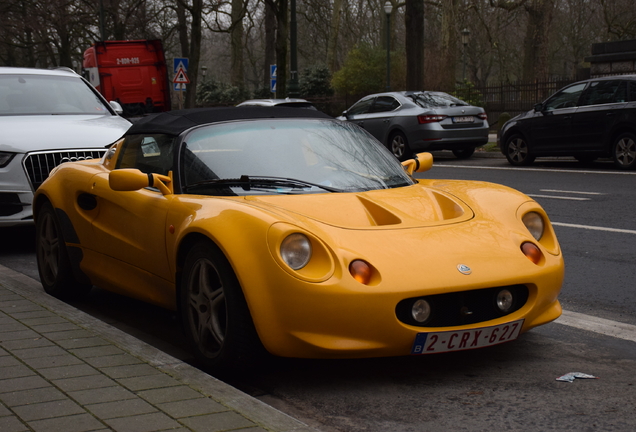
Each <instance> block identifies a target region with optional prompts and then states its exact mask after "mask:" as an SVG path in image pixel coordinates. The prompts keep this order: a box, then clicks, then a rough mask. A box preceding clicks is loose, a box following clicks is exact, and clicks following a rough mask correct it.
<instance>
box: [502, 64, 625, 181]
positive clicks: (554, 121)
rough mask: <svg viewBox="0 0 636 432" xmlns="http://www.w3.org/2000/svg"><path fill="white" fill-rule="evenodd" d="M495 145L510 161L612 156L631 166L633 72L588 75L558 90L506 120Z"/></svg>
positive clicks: (622, 165)
mask: <svg viewBox="0 0 636 432" xmlns="http://www.w3.org/2000/svg"><path fill="white" fill-rule="evenodd" d="M499 145H500V148H501V152H502V153H503V154H504V155H505V156H506V158H507V159H508V162H510V163H511V164H512V165H528V164H531V163H532V162H533V161H534V159H535V158H536V157H541V156H574V157H575V158H577V159H578V160H579V161H581V162H590V161H593V160H595V159H596V158H599V157H611V158H613V159H614V164H615V165H616V166H617V167H618V168H621V169H633V168H635V167H636V75H624V76H612V77H603V78H593V79H589V80H585V81H579V82H577V83H574V84H571V85H569V86H567V87H565V88H563V89H561V90H559V91H558V92H557V93H555V94H554V95H552V96H550V97H549V98H548V99H547V100H546V101H545V102H543V103H540V104H537V105H535V107H534V110H532V111H528V112H527V113H525V114H521V115H518V116H517V117H514V118H513V119H510V120H509V121H508V122H506V124H504V126H503V128H502V129H501V133H500V136H499Z"/></svg>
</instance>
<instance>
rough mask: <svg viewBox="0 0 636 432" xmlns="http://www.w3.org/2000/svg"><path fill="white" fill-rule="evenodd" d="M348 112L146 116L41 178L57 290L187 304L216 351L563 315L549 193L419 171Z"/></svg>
mask: <svg viewBox="0 0 636 432" xmlns="http://www.w3.org/2000/svg"><path fill="white" fill-rule="evenodd" d="M432 163H433V161H432V156H431V155H430V154H428V153H421V154H419V155H417V156H416V157H415V158H414V159H410V160H407V161H404V162H403V163H401V164H400V163H399V162H398V161H397V160H396V159H395V157H394V156H393V155H392V154H391V153H389V152H388V151H387V150H386V149H385V148H384V147H383V146H382V145H381V144H380V143H379V142H377V141H376V140H375V139H374V138H373V137H372V136H371V135H369V134H368V133H367V132H365V131H364V130H363V129H361V128H359V127H358V126H356V125H353V124H351V123H347V122H342V121H339V120H336V119H333V118H331V117H329V116H327V115H325V114H322V113H320V112H318V111H311V110H298V109H293V108H270V107H268V108H262V107H239V108H218V109H201V110H183V111H173V112H168V113H162V114H157V115H153V116H149V117H146V118H144V119H142V120H140V121H139V122H137V123H134V124H133V126H132V127H131V128H130V129H129V130H128V132H127V133H126V134H125V136H124V137H123V138H122V139H121V140H120V141H118V142H116V143H114V144H113V145H112V146H111V147H110V149H109V150H108V151H107V152H106V154H105V156H104V157H103V158H102V159H101V160H97V159H95V160H90V161H82V162H70V163H65V164H62V165H60V166H59V167H57V168H56V169H54V170H53V172H52V173H51V175H50V177H49V178H48V179H47V180H46V181H45V182H44V184H43V185H42V186H41V187H40V188H39V189H38V190H37V193H36V194H35V198H34V203H33V206H34V215H35V222H36V227H37V258H38V269H39V273H40V278H41V281H42V284H43V286H44V289H45V290H46V292H48V293H50V294H52V295H55V296H59V297H64V296H72V295H80V294H83V293H86V292H87V291H88V290H89V289H90V287H91V286H93V285H95V286H99V287H101V288H104V289H107V290H110V291H114V292H117V293H120V294H123V295H127V296H131V297H134V298H137V299H141V300H143V301H146V302H150V303H153V304H155V305H159V306H162V307H165V308H168V309H172V310H175V311H178V313H179V315H180V316H181V318H182V323H183V327H184V331H185V333H186V336H187V338H188V339H189V341H190V342H191V345H192V347H193V350H194V352H195V354H196V356H197V357H198V358H199V359H200V360H201V361H203V362H205V363H206V364H207V365H208V366H210V367H214V368H223V367H232V366H233V365H235V364H236V362H237V361H241V360H249V359H251V358H254V357H255V356H257V355H258V353H259V352H260V351H259V350H261V349H262V348H265V349H266V350H267V351H268V352H269V353H271V354H274V355H276V356H285V357H307V358H353V357H376V356H397V355H409V354H414V355H418V354H428V353H440V352H448V351H455V350H462V349H472V348H478V347H485V346H490V345H495V344H498V343H502V342H506V341H510V340H513V339H516V338H517V336H518V335H519V334H520V333H523V332H525V331H527V330H529V329H531V328H533V327H535V326H538V325H541V324H545V323H547V322H549V321H552V320H554V319H556V318H557V317H558V316H559V315H560V314H561V306H560V304H559V301H558V300H557V296H558V294H559V291H560V288H561V284H562V281H563V269H564V266H563V258H562V255H561V250H560V248H559V244H558V242H557V239H556V236H555V233H554V231H553V229H552V226H551V224H550V222H549V220H548V217H547V215H546V214H545V212H544V210H543V209H542V208H541V206H539V204H537V203H536V202H535V201H534V200H532V199H531V198H529V197H528V196H526V195H524V194H522V193H520V192H518V191H515V190H512V189H510V188H507V187H504V186H500V185H496V184H491V183H483V182H471V181H451V180H429V179H426V180H416V179H414V178H413V176H412V175H413V173H414V172H422V171H425V170H428V169H430V168H431V166H432Z"/></svg>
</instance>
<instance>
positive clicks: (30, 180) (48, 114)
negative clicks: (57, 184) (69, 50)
mask: <svg viewBox="0 0 636 432" xmlns="http://www.w3.org/2000/svg"><path fill="white" fill-rule="evenodd" d="M121 112H122V111H121V106H120V105H119V104H118V103H117V102H110V103H108V102H107V101H106V100H105V99H104V98H103V97H102V96H101V95H100V94H99V93H98V92H97V91H96V90H95V88H93V87H92V86H91V85H90V84H89V83H88V82H87V81H86V80H84V79H83V78H82V77H81V76H79V75H78V74H76V73H75V72H73V71H72V70H70V69H66V68H60V69H51V70H45V69H29V68H13V67H0V130H1V131H2V133H1V134H0V227H9V226H13V225H26V224H32V223H33V215H32V211H31V201H32V199H33V192H34V191H35V190H36V189H37V188H38V187H39V186H40V184H42V182H44V180H46V178H47V177H48V175H49V173H50V171H51V170H52V169H53V168H55V167H56V166H57V165H59V164H61V163H64V162H71V161H75V160H84V159H93V158H100V157H101V156H102V155H103V154H104V152H105V151H106V146H107V145H109V144H111V143H113V142H114V141H116V140H117V139H118V138H119V137H121V136H122V135H123V134H124V132H126V131H127V130H128V128H129V127H130V125H131V123H130V122H129V121H128V120H126V119H124V118H123V117H120V116H119V115H118V114H119V113H121Z"/></svg>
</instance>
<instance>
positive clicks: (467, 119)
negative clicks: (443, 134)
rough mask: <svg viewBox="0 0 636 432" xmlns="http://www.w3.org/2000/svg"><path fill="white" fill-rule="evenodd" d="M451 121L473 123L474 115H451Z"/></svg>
mask: <svg viewBox="0 0 636 432" xmlns="http://www.w3.org/2000/svg"><path fill="white" fill-rule="evenodd" d="M453 123H475V117H473V116H464V117H453Z"/></svg>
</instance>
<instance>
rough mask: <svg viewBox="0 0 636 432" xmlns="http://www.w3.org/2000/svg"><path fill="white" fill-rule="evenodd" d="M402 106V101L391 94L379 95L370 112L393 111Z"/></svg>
mask: <svg viewBox="0 0 636 432" xmlns="http://www.w3.org/2000/svg"><path fill="white" fill-rule="evenodd" d="M399 106H400V103H399V102H398V101H397V99H395V98H394V97H391V96H379V97H378V98H376V100H375V103H374V104H373V106H372V107H371V110H370V111H369V112H372V113H379V112H388V111H393V110H394V109H396V108H397V107H399Z"/></svg>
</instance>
